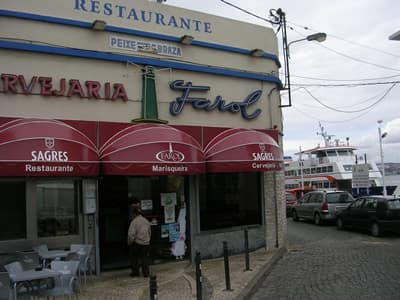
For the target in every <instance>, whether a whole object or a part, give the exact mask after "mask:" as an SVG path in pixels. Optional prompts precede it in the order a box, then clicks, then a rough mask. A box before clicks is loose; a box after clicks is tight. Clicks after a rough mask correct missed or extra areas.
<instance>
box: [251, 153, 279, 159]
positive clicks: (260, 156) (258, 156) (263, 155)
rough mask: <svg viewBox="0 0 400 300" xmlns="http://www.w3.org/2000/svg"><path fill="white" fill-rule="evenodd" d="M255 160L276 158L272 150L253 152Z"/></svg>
mask: <svg viewBox="0 0 400 300" xmlns="http://www.w3.org/2000/svg"><path fill="white" fill-rule="evenodd" d="M252 156H253V160H274V155H273V154H272V153H271V152H260V153H252Z"/></svg>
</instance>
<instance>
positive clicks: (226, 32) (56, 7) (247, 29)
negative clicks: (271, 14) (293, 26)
mask: <svg viewBox="0 0 400 300" xmlns="http://www.w3.org/2000/svg"><path fill="white" fill-rule="evenodd" d="M82 1H83V0H57V1H53V0H35V1H26V0H13V1H2V2H3V3H2V4H1V6H2V9H5V10H13V11H20V12H26V13H34V14H40V15H44V16H54V17H60V18H67V19H73V20H80V21H88V22H92V21H94V20H96V19H101V20H104V21H106V22H107V24H108V25H112V26H118V27H124V28H131V29H135V30H143V31H147V32H158V33H161V34H167V35H171V36H182V35H184V34H190V35H192V36H193V37H194V38H195V39H196V40H200V41H205V42H213V43H218V44H226V45H230V46H234V47H241V48H248V49H254V48H261V49H264V50H265V51H267V52H270V53H272V54H276V55H277V54H278V48H277V42H276V36H275V34H274V32H273V30H272V29H270V28H266V27H263V26H259V25H254V24H249V23H244V22H239V21H236V20H233V19H228V18H222V17H218V16H214V15H210V14H205V13H201V12H197V11H191V10H187V9H183V8H179V7H174V6H170V5H168V4H159V3H155V2H150V1H147V0H135V1H128V0H118V1H96V2H97V3H98V10H99V13H94V12H84V11H83V10H82V9H75V6H76V3H77V2H78V3H79V4H81V3H83V2H84V3H86V5H85V7H86V8H87V9H88V7H89V6H90V1H89V0H86V1H83V2H82ZM107 2H108V3H110V2H112V3H113V5H114V6H115V5H119V6H121V7H125V8H126V9H124V11H125V12H124V14H123V16H124V17H117V8H115V7H114V8H113V13H112V15H106V14H105V13H104V9H103V6H104V3H107ZM78 7H79V5H78ZM131 9H134V10H135V12H136V14H137V15H140V12H141V11H145V12H150V11H151V12H153V16H154V14H156V13H159V14H163V16H164V21H165V23H167V20H170V17H171V16H174V17H175V18H176V19H178V18H179V17H183V18H186V19H191V20H198V21H200V22H201V24H204V23H210V24H211V25H210V26H211V27H210V31H211V33H206V32H204V30H199V31H197V30H195V27H194V26H193V27H192V28H191V30H187V29H182V28H175V27H174V26H161V25H155V24H154V23H153V22H150V23H146V22H142V21H135V20H133V19H132V18H131V19H128V18H127V15H128V13H127V11H128V10H131ZM200 27H201V28H203V26H200ZM50 34H51V30H50ZM259 37H260V38H259Z"/></svg>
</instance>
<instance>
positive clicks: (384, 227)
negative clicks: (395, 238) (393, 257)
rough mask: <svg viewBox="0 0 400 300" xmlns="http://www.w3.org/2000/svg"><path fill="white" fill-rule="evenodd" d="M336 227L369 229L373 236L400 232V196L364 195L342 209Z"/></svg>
mask: <svg viewBox="0 0 400 300" xmlns="http://www.w3.org/2000/svg"><path fill="white" fill-rule="evenodd" d="M336 227H337V228H338V229H343V228H345V227H349V228H359V229H367V230H369V231H370V233H371V235H373V236H380V235H382V234H383V233H384V232H395V233H400V197H399V196H397V197H396V196H364V197H360V198H357V199H356V200H355V201H354V202H353V203H352V204H351V205H350V206H349V207H348V208H346V209H345V210H343V211H341V212H340V213H339V214H338V216H337V219H336Z"/></svg>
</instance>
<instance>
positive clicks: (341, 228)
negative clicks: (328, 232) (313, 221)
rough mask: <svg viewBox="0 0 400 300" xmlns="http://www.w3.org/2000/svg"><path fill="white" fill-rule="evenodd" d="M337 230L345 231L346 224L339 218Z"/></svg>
mask: <svg viewBox="0 0 400 300" xmlns="http://www.w3.org/2000/svg"><path fill="white" fill-rule="evenodd" d="M336 228H337V229H339V230H343V229H344V224H343V220H342V218H337V219H336Z"/></svg>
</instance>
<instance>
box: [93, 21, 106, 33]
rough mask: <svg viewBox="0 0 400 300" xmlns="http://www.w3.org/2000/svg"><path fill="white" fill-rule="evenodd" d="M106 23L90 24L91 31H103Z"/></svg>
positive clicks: (94, 22) (96, 22)
mask: <svg viewBox="0 0 400 300" xmlns="http://www.w3.org/2000/svg"><path fill="white" fill-rule="evenodd" d="M106 25H107V23H106V22H105V21H103V20H95V21H93V23H92V29H93V30H98V31H103V30H104V28H105V27H106Z"/></svg>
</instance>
